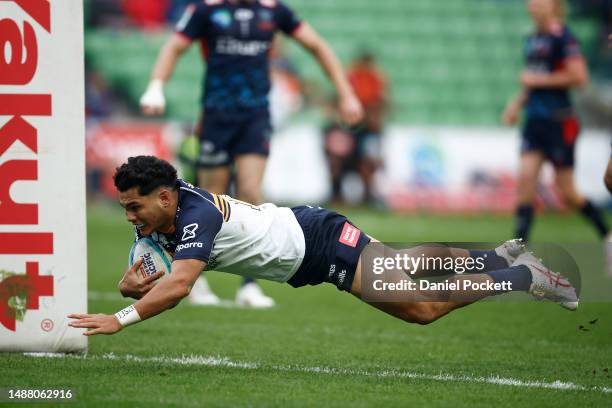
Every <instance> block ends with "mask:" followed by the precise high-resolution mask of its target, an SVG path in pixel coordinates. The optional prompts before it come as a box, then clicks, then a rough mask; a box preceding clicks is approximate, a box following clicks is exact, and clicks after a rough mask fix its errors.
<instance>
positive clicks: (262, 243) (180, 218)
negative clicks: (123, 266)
mask: <svg viewBox="0 0 612 408" xmlns="http://www.w3.org/2000/svg"><path fill="white" fill-rule="evenodd" d="M178 194H179V202H178V208H177V211H176V216H175V221H174V225H175V227H176V231H175V233H174V234H162V233H158V232H154V233H153V234H151V238H152V239H153V240H155V241H156V242H158V243H159V244H160V245H162V246H163V247H164V248H165V249H166V250H167V251H168V252H170V253H171V254H173V257H174V260H177V259H199V260H202V261H206V262H207V264H208V265H207V269H214V270H216V271H221V272H228V273H233V274H237V275H242V276H250V277H253V278H256V279H268V280H273V281H277V282H286V281H287V280H288V279H290V278H291V277H292V276H293V274H294V273H295V271H297V269H298V268H299V266H300V264H301V262H302V259H303V257H304V254H305V250H306V249H305V245H306V244H305V239H304V233H303V231H302V229H301V227H300V225H299V223H298V221H297V219H296V218H295V215H294V214H293V212H292V211H291V209H289V208H284V207H277V206H275V205H274V204H269V203H268V204H262V205H259V206H255V205H252V204H249V203H245V202H242V201H239V200H235V199H233V198H231V197H229V196H226V195H216V194H211V193H209V192H207V191H205V190H201V189H199V188H197V187H194V186H193V185H191V184H189V183H186V182H184V181H183V180H179V181H178ZM141 237H142V236H141V234H140V232H139V231H138V229H137V228H136V238H137V239H138V238H141Z"/></svg>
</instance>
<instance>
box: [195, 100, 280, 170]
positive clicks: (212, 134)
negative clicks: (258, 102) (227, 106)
mask: <svg viewBox="0 0 612 408" xmlns="http://www.w3.org/2000/svg"><path fill="white" fill-rule="evenodd" d="M271 135H272V125H271V123H270V113H269V110H268V109H267V108H261V109H252V110H247V111H242V112H234V111H214V110H206V111H205V112H204V114H203V119H202V122H201V124H200V131H199V137H200V159H199V161H198V166H199V167H201V168H214V167H219V166H228V165H230V164H231V163H233V162H234V159H235V157H236V156H240V155H246V154H255V155H260V156H263V157H267V156H268V155H269V153H270V137H271Z"/></svg>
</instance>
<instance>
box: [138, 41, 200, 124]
mask: <svg viewBox="0 0 612 408" xmlns="http://www.w3.org/2000/svg"><path fill="white" fill-rule="evenodd" d="M190 45H191V41H190V40H189V39H187V38H186V37H183V36H182V35H179V34H174V35H172V36H171V37H170V38H169V39H168V40H167V41H166V43H165V44H164V46H163V47H162V48H161V50H160V51H159V55H158V56H157V61H156V62H155V66H154V67H153V73H152V74H151V81H150V82H149V86H148V87H147V90H146V91H145V93H144V94H143V95H142V97H141V98H140V107H141V109H142V112H143V113H144V114H145V115H158V114H161V113H164V111H165V109H166V99H165V98H164V84H165V83H166V82H167V81H168V80H169V79H170V77H171V76H172V73H173V72H174V67H175V66H176V63H177V62H178V59H179V57H180V56H181V55H182V54H183V53H184V52H185V50H187V48H189V46H190Z"/></svg>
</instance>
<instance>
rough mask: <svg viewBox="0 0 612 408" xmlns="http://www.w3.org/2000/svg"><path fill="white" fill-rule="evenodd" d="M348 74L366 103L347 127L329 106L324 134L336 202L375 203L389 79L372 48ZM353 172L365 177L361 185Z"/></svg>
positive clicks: (361, 98)
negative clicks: (353, 123)
mask: <svg viewBox="0 0 612 408" xmlns="http://www.w3.org/2000/svg"><path fill="white" fill-rule="evenodd" d="M347 75H348V78H349V82H350V84H351V86H352V87H353V90H354V91H355V95H357V98H358V99H359V102H361V104H362V106H363V111H364V117H363V120H362V121H361V122H359V123H358V124H357V125H356V126H353V127H351V128H350V129H347V128H345V127H344V126H343V125H342V123H341V122H340V121H339V120H338V119H339V118H338V115H337V112H336V109H335V106H333V105H332V106H331V107H329V116H330V123H328V124H327V125H326V126H325V129H324V135H325V153H326V156H327V160H328V164H329V168H330V175H331V181H332V183H331V184H332V202H334V203H342V202H345V201H348V202H350V203H361V202H366V203H374V202H375V201H376V199H375V196H374V194H373V179H374V174H375V172H376V170H377V169H378V168H380V166H381V164H382V160H381V135H382V132H383V126H384V120H385V115H386V113H387V110H388V97H387V86H386V83H387V81H386V78H385V75H384V74H383V72H382V70H381V69H380V67H378V65H377V64H376V60H375V57H374V54H372V53H371V52H370V51H369V50H363V51H361V52H360V53H359V54H358V55H357V56H356V58H355V59H354V60H353V61H352V62H351V63H350V65H349V69H348V73H347ZM334 105H335V104H334ZM353 172H356V173H357V174H358V175H359V177H360V179H361V187H362V188H361V189H360V188H356V185H355V183H351V182H350V175H351V174H352V173H353ZM343 185H344V186H346V187H344V188H343ZM349 190H350V191H349ZM351 191H352V192H351Z"/></svg>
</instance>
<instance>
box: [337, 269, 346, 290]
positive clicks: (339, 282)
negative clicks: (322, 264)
mask: <svg viewBox="0 0 612 408" xmlns="http://www.w3.org/2000/svg"><path fill="white" fill-rule="evenodd" d="M345 277H346V269H342V270H341V271H340V275H338V286H340V285H342V284H343V283H344V278H345Z"/></svg>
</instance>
